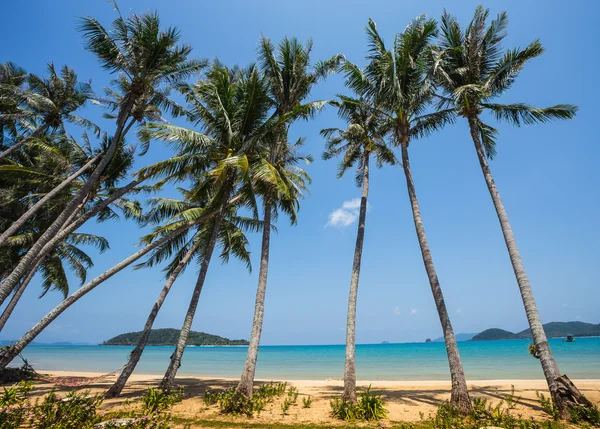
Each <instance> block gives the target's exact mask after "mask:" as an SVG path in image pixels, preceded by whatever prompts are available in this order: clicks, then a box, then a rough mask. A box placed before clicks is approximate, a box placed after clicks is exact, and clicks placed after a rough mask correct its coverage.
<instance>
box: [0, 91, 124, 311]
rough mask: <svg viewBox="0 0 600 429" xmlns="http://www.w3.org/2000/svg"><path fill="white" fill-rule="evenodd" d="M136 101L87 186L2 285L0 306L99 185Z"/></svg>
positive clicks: (121, 113) (119, 122) (120, 119)
mask: <svg viewBox="0 0 600 429" xmlns="http://www.w3.org/2000/svg"><path fill="white" fill-rule="evenodd" d="M134 101H135V100H134V99H133V98H132V97H128V98H127V99H126V101H125V102H124V103H123V105H122V107H121V109H120V111H119V116H118V118H117V129H116V131H115V133H114V135H113V138H112V141H111V144H110V146H109V147H108V149H107V150H106V152H105V153H104V155H103V156H102V160H101V161H100V162H99V163H98V166H97V167H96V168H95V169H94V172H93V173H92V174H91V175H90V177H89V179H88V180H87V182H86V183H85V185H83V186H82V187H81V189H80V190H79V192H78V193H77V195H76V196H75V197H74V198H73V199H72V200H71V202H70V203H69V204H67V206H66V207H65V209H64V210H63V211H62V213H61V214H60V215H58V217H57V218H56V219H55V220H54V222H53V223H52V225H50V227H49V228H48V229H47V230H46V231H45V232H44V233H43V234H42V235H41V237H40V238H38V240H37V241H36V242H35V244H34V245H33V246H32V247H31V249H30V250H29V251H28V252H27V254H26V255H25V256H23V257H22V258H21V260H20V261H19V263H18V265H17V267H16V268H15V269H14V270H13V271H12V272H11V273H10V274H9V275H8V277H7V278H6V279H5V280H4V281H3V282H2V284H0V305H1V304H2V303H3V302H4V300H5V299H6V297H7V296H8V295H9V294H10V293H11V292H12V290H13V289H14V288H15V286H16V285H17V283H18V282H19V280H20V279H21V278H22V277H23V276H24V275H25V274H26V273H27V272H28V269H29V267H30V266H31V264H32V263H33V261H35V259H36V258H37V257H38V255H39V253H40V252H41V251H42V249H43V247H44V246H45V245H46V244H47V243H48V242H49V241H50V240H52V238H54V237H55V236H56V235H57V234H58V233H59V231H60V230H61V228H62V227H63V225H64V223H65V221H66V220H67V219H68V218H69V217H70V216H71V215H72V214H73V213H74V212H75V210H77V208H78V207H79V205H80V203H81V202H82V201H83V200H84V199H85V198H86V196H87V195H88V194H89V193H90V192H91V191H92V189H93V188H94V187H95V186H96V184H97V183H98V180H99V179H100V176H101V174H102V172H103V171H104V169H105V168H106V166H107V165H108V163H109V162H110V160H111V159H112V158H113V156H114V154H115V152H116V151H117V148H118V146H119V142H120V141H121V139H122V138H123V137H124V133H123V130H124V128H125V125H126V122H127V118H128V117H129V115H130V112H131V110H132V108H133V104H134Z"/></svg>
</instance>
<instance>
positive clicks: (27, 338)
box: [0, 219, 200, 369]
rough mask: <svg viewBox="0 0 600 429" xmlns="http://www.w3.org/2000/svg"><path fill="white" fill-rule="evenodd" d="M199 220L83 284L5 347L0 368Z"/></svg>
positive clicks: (0, 360)
mask: <svg viewBox="0 0 600 429" xmlns="http://www.w3.org/2000/svg"><path fill="white" fill-rule="evenodd" d="M199 222H200V219H199V220H197V221H195V222H194V223H189V224H185V225H182V226H180V227H179V228H177V229H175V230H173V231H172V232H171V233H170V234H167V235H165V236H163V237H161V238H160V239H159V240H156V241H155V242H154V243H152V244H149V245H148V246H146V247H144V248H143V249H140V250H138V251H137V252H136V253H134V254H133V255H131V256H129V257H128V258H126V259H124V260H123V261H121V262H119V263H118V264H117V265H115V266H114V267H112V268H111V269H109V270H107V271H105V272H104V273H102V274H100V275H99V276H98V277H96V278H95V279H94V280H92V281H91V282H89V283H88V284H86V285H85V286H82V287H80V288H79V289H77V290H76V291H75V292H74V293H73V294H71V295H70V296H69V297H68V298H65V299H64V300H63V301H61V302H60V304H58V305H57V306H56V307H54V308H53V309H52V310H51V311H50V312H49V313H48V314H46V316H44V317H43V318H42V320H40V321H39V322H38V323H37V324H35V325H34V326H33V327H32V328H31V329H30V330H29V331H27V332H26V333H25V335H23V336H22V337H21V339H19V341H17V342H16V343H15V344H13V345H12V346H9V347H5V348H4V349H3V350H2V352H1V353H0V369H4V368H5V367H6V365H8V364H9V363H10V362H11V361H12V360H13V359H14V358H15V357H16V356H17V355H18V354H19V353H21V352H22V351H23V349H24V348H25V347H26V346H27V345H28V344H29V343H31V342H32V341H33V340H34V339H35V338H36V337H37V336H38V335H39V334H40V333H41V332H42V331H43V330H44V329H45V328H46V327H47V326H48V325H49V324H50V323H52V322H53V321H54V320H55V319H56V318H57V317H58V316H60V315H61V314H62V313H63V312H64V311H65V310H66V309H67V308H69V307H70V306H71V305H73V304H74V303H75V302H77V301H78V300H79V299H80V298H81V297H83V296H84V295H86V294H87V293H88V292H90V291H91V290H93V289H94V288H95V287H96V286H98V285H99V284H101V283H102V282H104V281H105V280H108V279H109V278H111V277H112V276H113V275H115V274H117V273H118V272H119V271H121V270H123V269H124V268H126V267H128V266H129V265H131V264H132V263H134V262H135V261H137V260H138V259H140V258H141V257H142V256H144V255H145V254H147V253H148V252H150V251H151V250H153V249H155V248H156V247H158V246H160V245H161V244H163V243H165V242H166V241H168V240H170V239H171V238H172V237H174V236H175V235H177V234H179V233H181V232H183V231H185V230H186V229H188V228H190V227H191V226H192V225H194V224H197V223H199Z"/></svg>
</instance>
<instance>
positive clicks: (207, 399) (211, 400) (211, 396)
mask: <svg viewBox="0 0 600 429" xmlns="http://www.w3.org/2000/svg"><path fill="white" fill-rule="evenodd" d="M221 394H222V392H221V391H218V390H206V391H205V392H204V403H205V404H206V405H214V404H216V403H217V402H219V398H220V397H221Z"/></svg>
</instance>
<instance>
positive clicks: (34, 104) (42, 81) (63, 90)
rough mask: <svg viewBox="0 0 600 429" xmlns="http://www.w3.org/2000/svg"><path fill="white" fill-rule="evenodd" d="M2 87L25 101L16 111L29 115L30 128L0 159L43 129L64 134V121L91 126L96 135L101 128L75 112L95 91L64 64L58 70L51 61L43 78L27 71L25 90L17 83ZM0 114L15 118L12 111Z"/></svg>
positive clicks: (41, 132)
mask: <svg viewBox="0 0 600 429" xmlns="http://www.w3.org/2000/svg"><path fill="white" fill-rule="evenodd" d="M3 88H4V91H9V90H10V89H12V92H13V94H12V95H13V97H14V98H16V99H19V98H21V99H23V100H24V103H23V104H24V108H23V109H20V112H19V113H18V114H20V115H21V116H29V119H30V120H31V125H30V127H31V128H32V130H31V132H29V133H28V134H27V135H26V136H23V137H19V138H18V140H17V141H16V142H15V143H14V144H13V145H11V146H10V147H9V148H8V149H6V150H4V151H3V152H2V153H0V159H2V158H5V157H6V156H8V155H10V154H11V153H13V152H14V151H16V150H18V149H20V148H21V147H23V145H25V144H26V143H28V142H31V141H32V140H33V139H35V138H36V137H37V136H40V135H42V134H43V133H45V132H46V131H51V132H52V131H53V130H55V131H59V132H61V133H62V134H64V133H65V129H64V123H65V122H73V123H76V124H78V125H81V126H84V127H86V128H91V129H93V130H94V132H96V133H97V134H98V133H99V131H100V130H99V128H98V126H96V125H95V124H93V123H92V122H90V121H89V120H87V119H84V118H81V117H79V116H77V115H75V114H74V112H75V111H76V110H78V109H80V108H82V107H83V106H84V105H85V104H86V103H87V101H88V100H90V99H92V98H93V97H94V93H93V91H92V87H91V85H90V84H89V83H83V82H79V81H78V80H77V74H76V73H75V72H74V71H73V70H72V69H70V68H69V67H67V66H63V68H62V69H61V70H60V73H58V72H57V71H56V68H55V67H54V64H52V63H50V64H48V77H45V78H42V77H39V76H37V75H35V74H30V75H29V76H28V77H27V89H23V88H22V87H21V86H20V85H14V86H13V88H7V86H6V85H5V86H4V87H3ZM18 114H17V116H18ZM1 116H2V117H4V118H6V117H11V116H12V117H14V116H15V114H14V113H13V114H12V115H7V114H2V115H1ZM21 122H22V121H21Z"/></svg>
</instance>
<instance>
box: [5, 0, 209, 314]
mask: <svg viewBox="0 0 600 429" xmlns="http://www.w3.org/2000/svg"><path fill="white" fill-rule="evenodd" d="M115 6H116V5H115ZM117 11H118V8H117ZM80 28H81V31H82V32H83V34H84V37H85V39H86V48H87V49H88V50H89V51H91V52H93V53H94V54H95V55H96V56H97V58H98V59H99V60H100V62H101V64H102V66H103V68H105V69H107V70H109V71H111V72H113V73H118V74H119V78H118V79H117V82H116V85H117V88H118V90H119V91H120V92H121V95H122V98H121V102H120V103H119V104H118V111H117V115H116V129H115V132H114V134H113V136H112V137H111V138H110V139H109V142H110V144H109V146H108V147H107V149H106V151H105V152H104V155H103V157H102V159H101V161H100V162H99V163H98V165H97V166H96V168H95V169H94V171H93V173H92V174H91V175H90V176H89V178H88V180H87V181H86V183H85V184H84V186H82V187H81V189H80V190H79V192H78V193H77V194H76V196H75V197H74V198H73V199H72V200H71V201H70V202H69V204H67V206H66V207H65V209H64V210H63V211H62V213H61V214H60V215H59V216H58V217H57V218H56V220H55V221H54V222H53V223H52V225H51V226H50V227H49V228H48V229H47V230H46V231H45V233H44V234H42V236H41V237H40V238H39V239H38V241H37V242H36V243H35V245H34V246H33V247H32V248H31V250H30V251H29V252H28V253H27V254H26V255H25V256H24V257H23V258H22V259H21V261H20V263H19V264H18V266H17V267H16V268H15V270H14V271H13V272H12V273H11V274H10V275H9V276H8V278H7V279H6V280H4V281H3V282H2V284H0V303H1V302H3V301H4V300H5V299H6V297H7V296H8V294H9V293H10V292H11V291H12V290H13V289H14V288H15V286H16V284H17V283H18V282H19V280H20V279H21V278H22V277H23V276H24V275H26V274H27V272H29V269H30V266H31V265H32V264H33V263H34V261H35V260H36V258H37V257H38V255H39V254H40V252H42V251H43V248H44V247H45V246H46V245H47V244H48V243H49V242H51V241H52V240H53V238H54V239H55V237H56V235H57V234H58V233H59V231H60V230H61V228H62V227H63V225H64V223H65V222H66V220H67V219H68V218H69V217H70V216H71V215H73V213H75V212H76V211H77V210H78V208H79V207H80V205H81V203H82V202H83V201H84V200H85V198H86V197H87V195H88V194H89V193H90V192H91V191H92V189H93V188H94V187H96V186H97V184H98V181H99V179H100V177H101V175H102V173H103V171H104V169H105V168H106V167H107V165H108V164H109V162H110V161H111V159H112V158H113V156H114V155H115V153H116V152H117V150H118V148H119V146H121V145H122V142H123V138H124V137H125V135H126V134H127V132H128V131H129V130H130V129H131V128H132V126H133V125H134V124H135V123H136V122H138V121H140V120H142V119H143V117H141V116H140V114H141V113H144V112H147V110H148V109H147V106H148V105H149V103H150V102H152V101H155V100H156V93H157V92H158V91H157V90H159V88H160V87H161V85H162V84H164V83H168V84H174V83H177V82H180V81H182V80H183V79H186V78H188V77H189V76H191V75H192V74H195V73H197V72H198V71H200V70H201V69H202V68H203V67H204V66H205V65H206V63H205V62H204V61H197V60H188V56H189V54H190V52H191V47H189V46H187V45H178V44H177V43H178V41H179V32H178V31H177V29H176V28H168V29H166V30H162V29H161V27H160V19H159V17H158V15H157V14H156V13H146V14H143V15H136V14H132V15H131V16H129V17H127V18H123V17H122V16H121V15H120V13H119V17H118V18H117V19H116V20H115V21H114V22H113V25H112V29H111V30H112V31H111V32H109V31H107V30H106V29H105V28H104V27H103V26H102V25H101V24H100V23H99V22H98V21H97V20H96V19H94V18H91V17H88V18H82V19H81V26H80ZM160 100H162V101H164V100H163V98H162V97H161V98H160V99H159V101H160ZM157 108H160V106H157ZM47 249H48V248H47Z"/></svg>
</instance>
